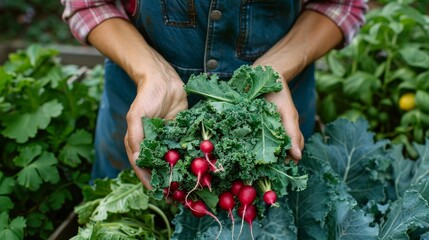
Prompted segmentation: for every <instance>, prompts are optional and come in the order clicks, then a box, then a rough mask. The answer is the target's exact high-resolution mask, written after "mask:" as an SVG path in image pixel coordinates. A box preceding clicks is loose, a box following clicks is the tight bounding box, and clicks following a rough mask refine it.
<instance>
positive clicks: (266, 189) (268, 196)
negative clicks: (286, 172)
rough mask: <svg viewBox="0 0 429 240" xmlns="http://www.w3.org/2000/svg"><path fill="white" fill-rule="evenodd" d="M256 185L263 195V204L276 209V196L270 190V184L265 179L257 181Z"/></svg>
mask: <svg viewBox="0 0 429 240" xmlns="http://www.w3.org/2000/svg"><path fill="white" fill-rule="evenodd" d="M258 185H259V187H260V188H261V190H262V192H263V193H264V196H263V199H264V202H265V203H266V204H268V205H270V206H272V207H278V206H279V204H278V203H277V202H276V201H277V194H276V192H274V191H273V190H272V189H271V182H270V180H268V179H267V178H261V179H259V180H258Z"/></svg>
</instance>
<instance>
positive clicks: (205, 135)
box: [201, 122, 212, 140]
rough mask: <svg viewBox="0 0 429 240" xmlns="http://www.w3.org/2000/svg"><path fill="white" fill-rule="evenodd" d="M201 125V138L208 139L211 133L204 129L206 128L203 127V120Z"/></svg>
mask: <svg viewBox="0 0 429 240" xmlns="http://www.w3.org/2000/svg"><path fill="white" fill-rule="evenodd" d="M201 126H202V132H203V133H202V136H203V140H209V139H210V138H211V137H212V135H211V134H210V132H208V131H206V128H205V127H204V122H201Z"/></svg>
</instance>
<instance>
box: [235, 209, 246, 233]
mask: <svg viewBox="0 0 429 240" xmlns="http://www.w3.org/2000/svg"><path fill="white" fill-rule="evenodd" d="M246 208H247V205H245V206H244V209H243V216H241V226H240V232H239V233H238V237H237V239H240V235H241V232H242V231H243V225H244V216H245V215H246Z"/></svg>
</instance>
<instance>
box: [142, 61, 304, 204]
mask: <svg viewBox="0 0 429 240" xmlns="http://www.w3.org/2000/svg"><path fill="white" fill-rule="evenodd" d="M207 78H208V76H207V75H206V74H201V75H198V76H193V77H191V78H190V79H189V81H188V83H187V84H186V86H185V90H186V91H187V92H188V93H197V94H201V95H202V96H204V97H206V98H207V99H205V100H203V101H201V102H200V103H199V104H197V105H196V106H194V107H192V108H191V109H188V110H184V111H182V112H180V113H178V114H177V116H176V118H175V119H174V120H172V121H168V122H165V123H162V120H160V119H144V120H143V121H144V128H145V133H148V134H147V135H146V138H145V140H144V141H143V142H142V143H141V154H140V157H139V160H138V161H137V165H138V166H140V167H148V168H151V169H152V180H151V184H152V186H153V191H152V193H153V196H154V197H155V198H156V199H161V198H162V197H163V189H164V188H166V187H168V185H169V177H170V168H169V164H168V163H167V162H166V161H165V160H164V154H165V153H166V152H167V150H168V149H176V150H177V151H179V152H180V154H181V156H182V160H181V161H179V162H178V163H177V164H176V165H175V166H174V170H173V177H172V178H173V180H174V181H179V182H180V186H181V187H182V188H183V189H192V188H193V187H194V186H195V182H196V176H195V175H194V174H193V173H192V172H191V171H190V170H189V169H190V167H189V166H190V163H191V162H192V160H193V159H195V158H198V157H205V156H204V154H203V153H202V152H201V151H200V150H199V144H200V142H201V141H202V140H203V139H205V138H204V136H209V138H210V141H211V142H213V144H214V145H215V150H214V151H213V155H214V156H215V158H216V159H217V162H216V165H217V166H223V171H217V172H212V173H211V175H212V176H213V179H212V186H213V188H212V191H213V194H212V195H213V196H212V197H208V198H206V199H212V198H213V199H212V200H211V201H205V203H206V204H208V206H209V207H210V208H211V209H212V210H213V211H215V209H216V203H217V198H218V195H219V194H220V193H222V192H224V191H226V190H228V189H229V188H230V186H231V183H232V182H233V181H235V180H237V179H240V180H242V181H244V182H246V183H247V184H253V183H255V181H257V180H258V179H260V178H262V177H267V178H268V179H270V181H271V182H272V188H273V190H274V191H275V192H276V193H277V194H278V196H283V195H285V194H286V192H287V189H288V187H289V186H290V187H291V189H292V190H298V191H299V190H302V189H304V188H305V187H306V180H307V176H306V175H302V176H300V174H299V173H298V171H297V167H296V165H295V164H293V163H290V164H285V163H284V160H285V159H286V156H287V155H286V150H287V149H289V148H290V139H289V137H288V136H287V135H286V133H285V130H284V128H283V125H282V124H281V120H280V114H279V113H278V111H277V108H276V107H275V105H274V104H273V103H270V102H268V101H267V100H265V99H264V98H262V97H260V96H262V95H263V94H264V93H267V92H271V91H280V90H281V87H282V85H281V82H280V81H279V76H278V74H277V73H275V72H274V71H273V70H272V69H271V68H269V67H267V68H265V69H264V68H262V67H255V68H252V67H250V66H242V67H240V68H239V69H237V70H236V71H235V72H234V74H233V76H232V78H231V79H230V80H229V81H227V82H226V81H221V82H219V81H218V79H217V76H215V75H213V76H211V77H210V78H209V79H207ZM197 192H198V191H197ZM197 195H200V194H197ZM191 197H194V196H193V195H191ZM195 197H197V196H195ZM199 197H201V195H200V196H199Z"/></svg>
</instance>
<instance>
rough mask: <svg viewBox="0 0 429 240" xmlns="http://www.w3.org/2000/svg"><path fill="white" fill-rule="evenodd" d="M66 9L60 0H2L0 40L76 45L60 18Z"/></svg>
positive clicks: (0, 7) (0, 5) (0, 4)
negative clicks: (0, 31) (0, 32)
mask: <svg viewBox="0 0 429 240" xmlns="http://www.w3.org/2000/svg"><path fill="white" fill-rule="evenodd" d="M63 9H64V7H63V5H61V2H60V1H41V0H2V1H1V3H0V25H1V26H2V34H1V36H0V41H7V40H15V39H20V40H24V41H26V42H38V43H68V44H70V43H71V44H77V41H76V40H75V39H74V38H73V36H72V35H71V32H70V29H69V27H68V26H67V24H66V23H65V22H63V20H62V18H61V14H62V12H63Z"/></svg>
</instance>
